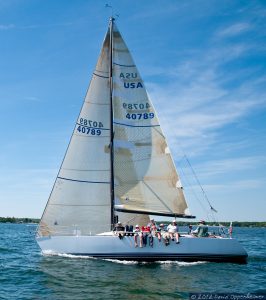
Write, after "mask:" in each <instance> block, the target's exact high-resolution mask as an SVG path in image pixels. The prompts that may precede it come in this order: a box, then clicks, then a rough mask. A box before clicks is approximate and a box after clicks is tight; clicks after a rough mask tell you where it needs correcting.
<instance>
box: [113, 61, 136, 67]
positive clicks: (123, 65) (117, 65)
mask: <svg viewBox="0 0 266 300" xmlns="http://www.w3.org/2000/svg"><path fill="white" fill-rule="evenodd" d="M113 64H114V65H116V66H119V67H136V65H121V64H118V63H115V62H113Z"/></svg>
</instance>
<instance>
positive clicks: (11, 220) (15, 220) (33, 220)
mask: <svg viewBox="0 0 266 300" xmlns="http://www.w3.org/2000/svg"><path fill="white" fill-rule="evenodd" d="M39 222H40V219H36V218H15V217H0V223H13V224H28V223H34V224H39ZM157 223H165V224H167V223H169V221H160V222H159V221H158V222H157ZM177 224H178V225H179V226H188V225H189V224H191V225H196V224H198V222H190V221H188V222H184V221H180V222H179V221H178V222H177ZM206 224H207V225H219V224H222V225H224V226H229V225H230V222H219V224H218V223H216V222H206ZM233 226H234V227H266V221H265V222H255V221H254V222H238V221H235V222H233Z"/></svg>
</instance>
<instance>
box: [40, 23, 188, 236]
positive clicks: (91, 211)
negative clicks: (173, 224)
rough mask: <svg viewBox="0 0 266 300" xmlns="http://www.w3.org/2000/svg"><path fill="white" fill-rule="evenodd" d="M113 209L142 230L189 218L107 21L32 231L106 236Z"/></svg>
mask: <svg viewBox="0 0 266 300" xmlns="http://www.w3.org/2000/svg"><path fill="white" fill-rule="evenodd" d="M111 25H112V27H111ZM110 32H111V34H112V36H111V37H112V40H111V39H110ZM111 47H112V49H111ZM110 53H111V55H110ZM111 58H112V70H111V68H110V63H111ZM110 70H111V71H112V72H110ZM111 77H112V80H111ZM110 93H112V95H111V94H110ZM111 103H112V108H113V115H112V116H111V113H110V110H111ZM110 118H112V119H113V120H112V122H113V123H112V124H113V130H114V138H113V143H112V141H111V134H110V123H111V119H110ZM111 145H113V151H112V152H113V153H112V154H113V155H112V154H111V151H110V150H111ZM111 158H112V159H111ZM112 166H113V175H114V178H113V179H112V178H111V175H112V172H111V167H112ZM112 182H113V183H114V199H111V198H112V194H111V193H110V191H111V190H112ZM112 201H114V203H113V204H112ZM113 207H114V210H115V213H114V214H115V215H118V216H119V220H120V221H122V222H123V223H124V224H130V223H131V224H132V223H139V224H140V225H145V224H147V222H148V220H149V215H150V214H154V215H163V216H181V217H182V216H183V217H184V216H187V217H189V215H186V213H187V204H186V201H185V199H184V195H183V191H182V188H181V187H180V181H179V177H178V175H177V172H176V169H175V166H174V163H173V160H172V158H171V155H170V152H169V150H168V146H167V143H166V140H165V137H164V135H163V133H162V130H161V128H160V124H159V121H158V118H157V116H156V113H155V110H154V108H153V105H152V103H151V101H150V100H149V98H148V95H147V92H146V90H145V87H144V83H143V81H142V79H141V77H140V75H139V72H138V70H137V68H136V66H135V64H134V61H133V59H132V57H131V54H130V52H129V50H128V48H127V46H126V44H125V42H124V40H123V38H122V36H121V34H120V33H119V31H118V29H117V27H116V25H115V24H113V23H112V22H111V23H110V27H109V29H108V32H107V34H106V36H105V39H104V43H103V46H102V50H101V53H100V56H99V59H98V62H97V65H96V68H95V71H94V73H93V77H92V80H91V83H90V86H89V89H88V92H87V95H86V97H85V101H84V104H83V107H82V109H81V112H80V115H79V117H78V120H77V123H76V126H75V129H74V132H73V135H72V137H71V140H70V143H69V146H68V149H67V152H66V155H65V157H64V160H63V163H62V165H61V168H60V170H59V173H58V176H57V178H56V181H55V184H54V187H53V189H52V192H51V195H50V197H49V200H48V203H47V205H46V208H45V211H44V213H43V216H42V219H41V222H40V226H39V231H38V232H39V234H40V235H42V236H45V235H73V234H74V235H75V234H79V235H90V234H97V233H100V232H104V231H108V230H110V228H111V226H112V224H111V223H113V222H114V221H115V220H114V219H113V221H111V219H112V215H113V214H112V209H113Z"/></svg>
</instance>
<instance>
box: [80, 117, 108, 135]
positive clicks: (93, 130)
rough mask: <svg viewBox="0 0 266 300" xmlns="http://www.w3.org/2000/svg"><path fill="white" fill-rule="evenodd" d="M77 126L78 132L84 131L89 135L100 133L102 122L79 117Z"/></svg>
mask: <svg viewBox="0 0 266 300" xmlns="http://www.w3.org/2000/svg"><path fill="white" fill-rule="evenodd" d="M78 125H79V126H78V127H77V131H78V132H80V133H85V134H89V135H101V133H102V131H101V128H103V123H102V122H97V121H92V120H87V119H83V118H80V119H79V124H78Z"/></svg>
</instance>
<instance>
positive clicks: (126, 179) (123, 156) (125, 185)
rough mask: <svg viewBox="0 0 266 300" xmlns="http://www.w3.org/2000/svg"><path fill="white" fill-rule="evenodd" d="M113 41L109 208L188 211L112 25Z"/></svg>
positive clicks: (163, 142)
mask: <svg viewBox="0 0 266 300" xmlns="http://www.w3.org/2000/svg"><path fill="white" fill-rule="evenodd" d="M113 45H114V48H113V83H114V89H113V105H114V132H115V135H114V175H115V197H116V198H115V201H116V205H115V209H116V210H117V211H123V212H135V213H143V214H152V215H161V216H177V217H190V216H189V215H186V211H187V204H186V201H185V199H184V194H183V191H182V187H181V184H180V180H179V177H178V175H177V172H176V168H175V166H174V163H173V160H172V157H171V154H170V152H169V148H168V146H167V143H166V139H165V136H164V134H163V132H162V130H161V128H160V124H159V121H158V118H157V115H156V112H155V110H154V107H153V105H152V103H151V101H150V100H149V97H148V95H147V92H146V89H145V87H144V83H143V81H142V79H141V77H140V75H139V72H138V70H137V67H136V65H135V63H134V61H133V59H132V57H131V54H130V52H129V50H128V48H127V46H126V44H125V42H124V40H123V38H122V36H121V34H120V33H119V31H118V29H117V27H116V25H114V28H113Z"/></svg>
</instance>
